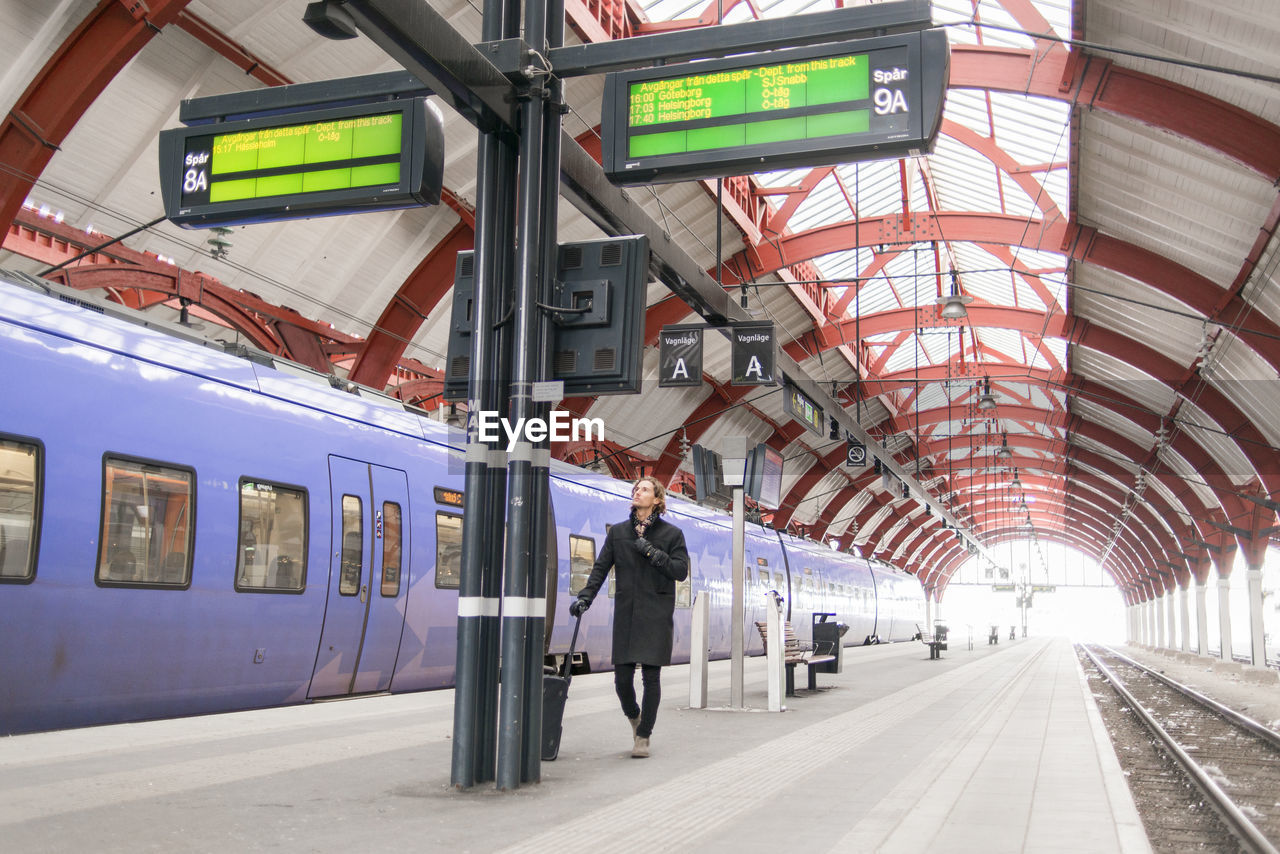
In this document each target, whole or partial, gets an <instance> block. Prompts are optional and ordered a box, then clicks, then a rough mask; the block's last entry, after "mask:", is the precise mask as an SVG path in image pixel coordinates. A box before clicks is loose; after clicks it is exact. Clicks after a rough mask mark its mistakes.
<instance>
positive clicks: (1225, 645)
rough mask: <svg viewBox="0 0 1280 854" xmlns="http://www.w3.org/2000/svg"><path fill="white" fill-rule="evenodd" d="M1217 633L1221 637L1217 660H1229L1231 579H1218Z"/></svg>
mask: <svg viewBox="0 0 1280 854" xmlns="http://www.w3.org/2000/svg"><path fill="white" fill-rule="evenodd" d="M1218 631H1219V633H1220V634H1221V635H1222V651H1221V652H1220V653H1219V655H1218V658H1220V659H1222V660H1223V661H1230V660H1231V579H1230V578H1223V577H1221V576H1220V577H1219V578H1218Z"/></svg>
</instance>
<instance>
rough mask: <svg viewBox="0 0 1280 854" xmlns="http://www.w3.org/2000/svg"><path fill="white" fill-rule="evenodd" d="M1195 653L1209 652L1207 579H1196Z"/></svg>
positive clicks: (1203, 653) (1206, 653)
mask: <svg viewBox="0 0 1280 854" xmlns="http://www.w3.org/2000/svg"><path fill="white" fill-rule="evenodd" d="M1196 653H1197V654H1199V655H1208V654H1209V580H1208V579H1207V578H1206V579H1205V580H1203V581H1201V580H1200V579H1198V578H1197V579H1196Z"/></svg>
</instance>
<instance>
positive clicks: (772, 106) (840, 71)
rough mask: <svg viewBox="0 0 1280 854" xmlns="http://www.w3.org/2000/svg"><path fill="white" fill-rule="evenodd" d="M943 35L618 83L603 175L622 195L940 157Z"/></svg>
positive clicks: (812, 50)
mask: <svg viewBox="0 0 1280 854" xmlns="http://www.w3.org/2000/svg"><path fill="white" fill-rule="evenodd" d="M949 57H950V53H949V50H948V48H947V43H946V36H945V35H944V34H943V33H942V31H940V30H926V31H923V32H913V33H904V34H901V35H896V36H885V37H879V38H874V39H860V40H858V41H855V42H844V43H841V44H835V45H818V46H811V47H803V48H792V49H787V50H779V51H770V52H767V53H762V54H756V55H753V56H748V57H734V58H731V59H724V60H712V61H706V62H693V63H685V64H683V65H679V66H664V67H660V68H647V69H642V70H639V71H626V72H619V73H616V74H610V75H608V76H607V78H606V82H605V97H604V114H603V121H602V125H603V133H602V135H603V137H604V152H603V154H604V165H605V172H606V174H607V175H608V177H609V179H610V180H611V181H612V182H613V183H615V184H619V185H636V184H645V183H660V182H663V181H677V180H689V179H693V178H712V177H717V176H723V175H736V174H743V173H749V172H762V171H767V170H770V169H780V168H787V167H792V166H802V165H811V166H818V165H825V164H829V163H840V162H848V161H851V160H858V159H876V158H883V157H900V156H902V155H903V154H905V153H912V152H918V153H925V152H928V151H930V150H932V146H933V142H934V140H935V139H936V135H937V129H938V125H939V124H940V121H941V112H942V103H943V94H944V93H945V90H946V80H947V73H948V63H949Z"/></svg>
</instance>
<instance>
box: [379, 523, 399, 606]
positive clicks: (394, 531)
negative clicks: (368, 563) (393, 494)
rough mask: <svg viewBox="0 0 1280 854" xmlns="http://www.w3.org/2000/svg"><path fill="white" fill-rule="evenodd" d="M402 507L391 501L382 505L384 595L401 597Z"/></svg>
mask: <svg viewBox="0 0 1280 854" xmlns="http://www.w3.org/2000/svg"><path fill="white" fill-rule="evenodd" d="M401 536H402V535H401V516H400V505H399V504H395V503H393V502H391V501H384V502H383V504H382V595H383V596H399V595H400V556H401V553H402V548H403V544H402V542H401Z"/></svg>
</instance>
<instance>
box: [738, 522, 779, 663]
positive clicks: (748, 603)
mask: <svg viewBox="0 0 1280 854" xmlns="http://www.w3.org/2000/svg"><path fill="white" fill-rule="evenodd" d="M769 556H770V555H769V552H768V550H767V549H766V547H765V546H764V544H762V543H760V542H756V541H752V540H750V539H748V540H747V542H746V561H745V565H744V566H743V576H744V581H745V582H746V583H745V584H744V585H743V598H744V601H743V603H742V604H743V610H744V611H745V612H746V619H745V620H743V626H742V633H743V639H742V640H743V649H745V650H746V651H747V654H748V655H756V654H761V655H762V654H763V653H764V642H763V641H762V640H760V632H759V631H758V630H757V629H756V623H763V622H764V621H765V620H766V619H767V616H766V614H765V606H766V605H767V604H768V603H769V598H768V594H769V591H770V590H772V589H773V574H772V567H770V565H769Z"/></svg>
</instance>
